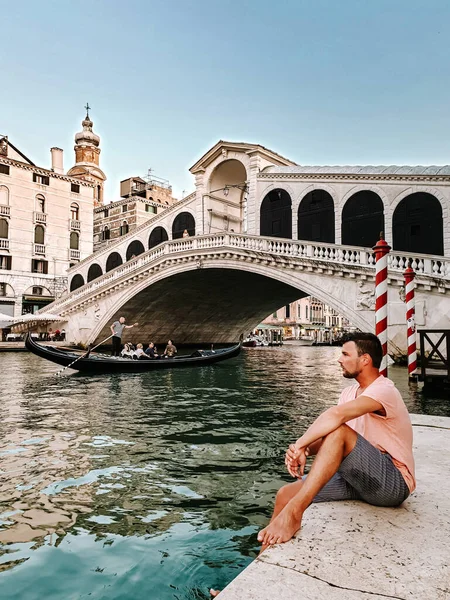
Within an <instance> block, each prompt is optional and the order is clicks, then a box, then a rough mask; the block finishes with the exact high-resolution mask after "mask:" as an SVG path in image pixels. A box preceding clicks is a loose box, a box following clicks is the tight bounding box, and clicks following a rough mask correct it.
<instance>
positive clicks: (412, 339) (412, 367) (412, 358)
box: [403, 266, 417, 381]
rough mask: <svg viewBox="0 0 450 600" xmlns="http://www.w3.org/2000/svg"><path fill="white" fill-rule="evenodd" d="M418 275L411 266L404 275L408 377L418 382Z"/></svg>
mask: <svg viewBox="0 0 450 600" xmlns="http://www.w3.org/2000/svg"><path fill="white" fill-rule="evenodd" d="M415 276H416V273H415V272H414V269H412V268H411V267H410V266H409V267H408V268H407V269H406V270H405V272H404V273H403V277H404V278H405V302H406V323H407V336H408V377H409V380H410V381H417V346H416V302H415V299H414V277H415Z"/></svg>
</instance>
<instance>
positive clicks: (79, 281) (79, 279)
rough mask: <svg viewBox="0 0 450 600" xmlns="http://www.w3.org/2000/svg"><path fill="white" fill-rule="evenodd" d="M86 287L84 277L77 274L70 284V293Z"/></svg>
mask: <svg viewBox="0 0 450 600" xmlns="http://www.w3.org/2000/svg"><path fill="white" fill-rule="evenodd" d="M83 285H84V279H83V276H82V275H80V274H79V273H77V274H76V275H75V276H74V277H73V278H72V280H71V282H70V291H71V292H73V291H74V290H77V289H78V288H80V287H82V286H83Z"/></svg>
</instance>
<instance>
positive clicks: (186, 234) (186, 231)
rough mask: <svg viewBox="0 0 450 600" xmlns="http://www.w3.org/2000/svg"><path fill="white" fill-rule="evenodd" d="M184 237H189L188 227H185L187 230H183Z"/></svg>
mask: <svg viewBox="0 0 450 600" xmlns="http://www.w3.org/2000/svg"><path fill="white" fill-rule="evenodd" d="M183 237H184V238H187V237H189V231H188V230H187V229H185V230H184V231H183Z"/></svg>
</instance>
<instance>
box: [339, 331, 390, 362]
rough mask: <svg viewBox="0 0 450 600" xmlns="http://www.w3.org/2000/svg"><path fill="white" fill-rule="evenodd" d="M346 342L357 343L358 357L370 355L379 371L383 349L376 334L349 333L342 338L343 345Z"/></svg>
mask: <svg viewBox="0 0 450 600" xmlns="http://www.w3.org/2000/svg"><path fill="white" fill-rule="evenodd" d="M346 342H355V346H356V348H357V350H358V356H362V355H363V354H368V355H369V356H370V358H371V359H372V363H373V366H374V367H375V369H379V368H380V365H381V361H382V359H383V347H382V345H381V342H380V340H379V339H378V337H377V336H376V335H375V334H374V333H364V332H362V331H359V332H357V333H349V334H347V335H345V336H344V337H343V338H342V344H345V343H346Z"/></svg>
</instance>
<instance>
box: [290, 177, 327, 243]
mask: <svg viewBox="0 0 450 600" xmlns="http://www.w3.org/2000/svg"><path fill="white" fill-rule="evenodd" d="M334 231H335V226H334V202H333V198H332V197H331V194H329V193H328V192H327V191H325V190H321V189H317V190H312V191H311V192H309V193H308V194H306V196H305V197H304V198H303V199H302V201H301V202H300V206H299V207H298V226H297V232H298V233H297V238H298V239H299V240H309V241H312V242H325V243H329V244H334V240H335V235H334Z"/></svg>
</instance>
